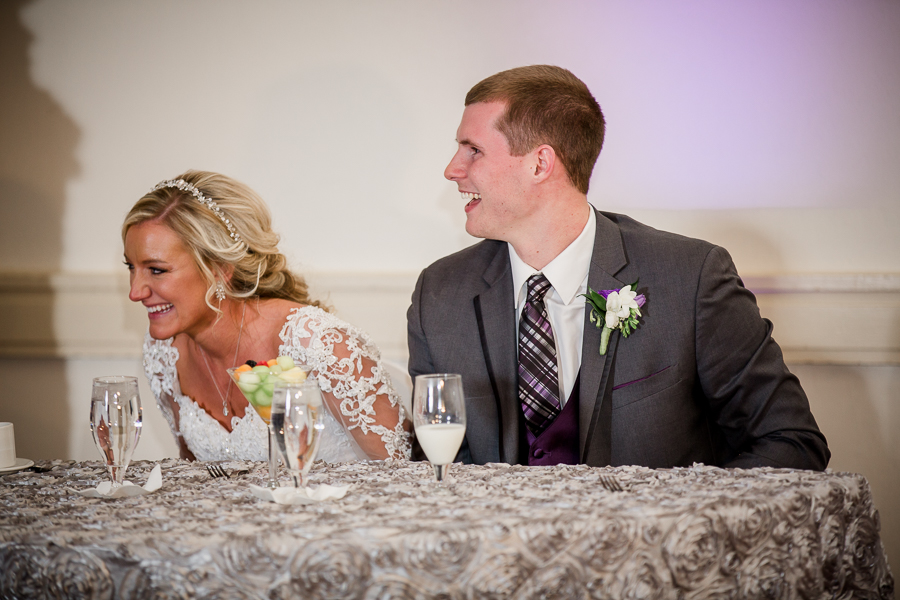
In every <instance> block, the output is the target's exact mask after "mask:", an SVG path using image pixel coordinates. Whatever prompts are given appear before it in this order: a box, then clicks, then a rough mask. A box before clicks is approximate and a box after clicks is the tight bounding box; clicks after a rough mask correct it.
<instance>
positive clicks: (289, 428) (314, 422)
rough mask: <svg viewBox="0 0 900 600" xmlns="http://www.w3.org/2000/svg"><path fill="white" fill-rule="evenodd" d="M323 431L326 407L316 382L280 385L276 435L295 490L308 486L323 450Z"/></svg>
mask: <svg viewBox="0 0 900 600" xmlns="http://www.w3.org/2000/svg"><path fill="white" fill-rule="evenodd" d="M323 429H325V405H324V404H323V402H322V391H321V390H320V389H319V385H318V384H317V383H316V382H315V380H312V379H308V380H306V381H304V382H303V383H286V382H282V381H276V382H275V390H274V394H273V396H272V431H273V432H274V433H275V440H276V443H277V444H278V449H279V450H281V453H282V456H284V462H285V464H286V465H287V467H288V470H289V471H290V472H291V477H292V478H293V480H294V487H295V488H299V487H301V486H302V485H303V484H304V480H305V479H306V474H307V473H309V469H310V467H312V464H313V461H314V460H315V458H316V452H318V450H319V442H320V441H321V440H322V430H323Z"/></svg>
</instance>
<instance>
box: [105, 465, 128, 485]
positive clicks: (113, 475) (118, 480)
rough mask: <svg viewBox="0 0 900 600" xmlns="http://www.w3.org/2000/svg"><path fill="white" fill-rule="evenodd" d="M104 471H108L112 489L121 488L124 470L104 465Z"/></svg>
mask: <svg viewBox="0 0 900 600" xmlns="http://www.w3.org/2000/svg"><path fill="white" fill-rule="evenodd" d="M106 470H107V471H109V479H110V480H111V481H112V487H113V489H115V488H117V487H121V486H122V481H123V480H124V479H125V469H124V468H122V467H117V466H114V465H106Z"/></svg>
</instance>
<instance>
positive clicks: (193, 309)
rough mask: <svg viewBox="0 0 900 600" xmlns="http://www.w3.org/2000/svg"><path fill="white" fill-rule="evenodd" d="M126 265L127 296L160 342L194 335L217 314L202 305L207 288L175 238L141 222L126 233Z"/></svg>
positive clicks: (167, 231) (162, 227)
mask: <svg viewBox="0 0 900 600" xmlns="http://www.w3.org/2000/svg"><path fill="white" fill-rule="evenodd" d="M125 264H126V265H127V266H128V270H129V271H130V272H131V277H130V279H131V291H130V293H129V294H128V298H129V299H130V300H131V301H132V302H140V303H141V304H143V305H144V307H145V308H146V309H147V316H148V317H149V318H150V335H151V337H153V338H154V339H157V340H164V339H168V338H170V337H173V336H175V335H177V334H179V333H186V334H188V335H190V336H191V337H195V336H196V335H197V334H198V333H199V332H201V331H202V330H203V329H205V328H206V327H208V326H210V325H212V324H213V323H214V322H215V319H216V313H215V311H213V310H212V309H211V308H210V307H209V306H207V304H206V291H207V289H208V284H207V283H206V281H205V280H204V278H203V275H202V274H201V272H200V269H199V268H197V265H196V263H195V262H194V259H193V257H192V256H191V254H190V252H189V251H188V249H187V248H186V247H185V245H184V244H183V243H182V241H181V239H180V238H179V237H178V235H177V234H176V233H175V232H174V231H172V230H171V229H170V228H169V227H167V226H166V225H163V224H161V223H158V222H155V221H145V222H143V223H139V224H137V225H134V226H132V227H131V228H129V229H128V232H127V233H126V234H125Z"/></svg>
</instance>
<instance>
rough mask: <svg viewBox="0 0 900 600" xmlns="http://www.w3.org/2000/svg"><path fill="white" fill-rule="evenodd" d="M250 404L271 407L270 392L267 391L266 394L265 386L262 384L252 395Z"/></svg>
mask: <svg viewBox="0 0 900 600" xmlns="http://www.w3.org/2000/svg"><path fill="white" fill-rule="evenodd" d="M251 402H253V404H255V405H257V406H272V392H271V391H269V392H268V393H266V386H265V384H263V385H262V386H260V388H259V389H258V390H256V392H255V393H254V394H253V399H252V400H251Z"/></svg>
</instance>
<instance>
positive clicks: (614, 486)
mask: <svg viewBox="0 0 900 600" xmlns="http://www.w3.org/2000/svg"><path fill="white" fill-rule="evenodd" d="M600 485H602V486H603V487H605V488H606V489H607V490H609V491H610V492H624V491H625V488H623V487H622V484H621V483H619V480H618V479H616V476H615V475H601V476H600Z"/></svg>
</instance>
